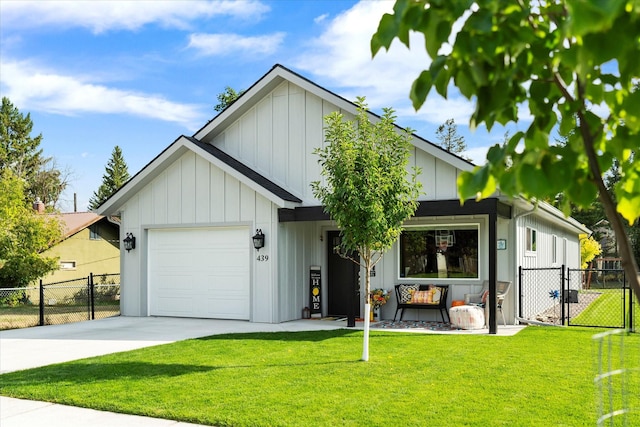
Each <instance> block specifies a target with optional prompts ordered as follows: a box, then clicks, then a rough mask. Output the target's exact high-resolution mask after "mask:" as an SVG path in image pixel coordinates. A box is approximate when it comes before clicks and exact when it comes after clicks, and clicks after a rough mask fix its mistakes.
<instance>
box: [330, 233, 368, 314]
mask: <svg viewBox="0 0 640 427" xmlns="http://www.w3.org/2000/svg"><path fill="white" fill-rule="evenodd" d="M327 240H328V242H329V244H328V245H327V247H328V254H327V272H328V276H329V277H328V279H327V293H328V295H327V304H328V307H327V311H328V313H327V314H328V315H329V316H340V317H345V316H349V317H352V318H355V317H359V316H360V286H359V281H358V272H359V267H358V265H357V264H356V263H354V262H353V261H351V260H349V259H346V258H343V257H341V256H340V255H339V254H338V253H337V251H335V250H334V248H335V247H336V246H339V245H340V232H339V231H329V232H328V233H327Z"/></svg>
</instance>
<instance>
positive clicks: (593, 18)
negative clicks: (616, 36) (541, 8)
mask: <svg viewBox="0 0 640 427" xmlns="http://www.w3.org/2000/svg"><path fill="white" fill-rule="evenodd" d="M566 2H567V9H568V10H569V14H570V16H571V19H570V20H569V21H568V22H569V28H570V31H571V34H572V35H575V36H582V35H585V34H588V33H597V32H600V31H604V30H608V29H610V28H612V25H613V21H614V20H615V19H616V17H617V16H618V14H619V13H621V12H623V11H624V6H625V3H626V2H627V1H626V0H566Z"/></svg>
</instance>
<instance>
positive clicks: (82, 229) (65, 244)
mask: <svg viewBox="0 0 640 427" xmlns="http://www.w3.org/2000/svg"><path fill="white" fill-rule="evenodd" d="M55 216H56V217H58V219H59V220H60V222H61V223H62V224H63V226H64V233H63V240H62V241H61V242H60V243H58V244H57V245H55V246H53V247H51V248H50V249H48V250H46V251H45V252H44V255H45V256H53V257H58V258H59V265H60V268H59V269H58V270H56V271H54V272H52V273H50V274H48V275H47V276H45V277H43V278H42V281H43V283H45V284H46V283H52V282H61V281H65V280H72V279H78V278H82V277H87V276H89V274H90V273H93V274H94V275H98V274H112V273H120V240H119V229H120V224H119V218H115V217H105V216H101V215H98V214H95V213H93V212H73V213H63V214H55Z"/></svg>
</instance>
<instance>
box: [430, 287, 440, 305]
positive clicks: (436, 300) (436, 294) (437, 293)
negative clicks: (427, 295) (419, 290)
mask: <svg viewBox="0 0 640 427" xmlns="http://www.w3.org/2000/svg"><path fill="white" fill-rule="evenodd" d="M430 288H431V289H430V290H431V292H432V293H433V297H432V298H431V302H432V303H433V304H440V297H441V296H442V288H441V287H440V286H431V287H430Z"/></svg>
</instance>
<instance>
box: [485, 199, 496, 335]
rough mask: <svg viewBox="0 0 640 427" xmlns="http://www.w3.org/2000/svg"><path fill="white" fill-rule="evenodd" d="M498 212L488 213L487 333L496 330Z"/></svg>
mask: <svg viewBox="0 0 640 427" xmlns="http://www.w3.org/2000/svg"><path fill="white" fill-rule="evenodd" d="M497 230H498V214H497V213H496V211H495V210H493V211H492V212H490V213H489V297H490V298H488V301H487V302H488V303H489V333H490V334H496V333H497V332H498V319H497V316H496V311H497V309H498V307H497V301H496V300H497V299H496V288H497V283H496V280H497V278H496V272H497V271H498V248H497V246H498V243H497V239H498V231H497Z"/></svg>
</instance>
